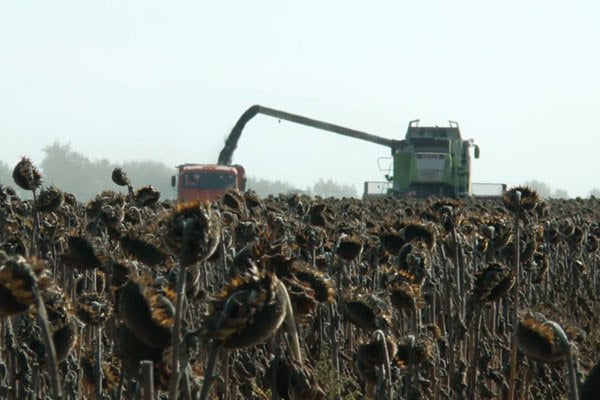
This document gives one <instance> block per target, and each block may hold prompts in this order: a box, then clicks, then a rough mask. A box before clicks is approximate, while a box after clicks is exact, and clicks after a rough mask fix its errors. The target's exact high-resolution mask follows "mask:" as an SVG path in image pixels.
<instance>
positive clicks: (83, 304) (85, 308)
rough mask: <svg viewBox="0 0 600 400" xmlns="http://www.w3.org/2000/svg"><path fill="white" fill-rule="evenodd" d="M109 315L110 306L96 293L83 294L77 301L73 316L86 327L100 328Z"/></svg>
mask: <svg viewBox="0 0 600 400" xmlns="http://www.w3.org/2000/svg"><path fill="white" fill-rule="evenodd" d="M110 313H111V308H110V305H109V304H108V302H107V301H106V299H105V298H103V297H102V296H100V295H99V294H97V293H83V294H82V295H81V296H79V298H78V299H77V305H76V309H75V314H76V315H77V318H79V319H80V320H81V321H82V322H83V323H85V324H87V325H91V326H101V325H102V324H104V322H105V321H106V320H107V319H108V317H109V316H110Z"/></svg>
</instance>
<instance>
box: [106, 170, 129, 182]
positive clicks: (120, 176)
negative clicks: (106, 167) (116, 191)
mask: <svg viewBox="0 0 600 400" xmlns="http://www.w3.org/2000/svg"><path fill="white" fill-rule="evenodd" d="M110 177H111V178H112V181H113V182H114V183H115V184H117V185H119V186H129V185H131V182H130V181H129V178H128V177H127V174H126V173H125V171H123V170H122V169H121V168H115V169H113V171H112V174H111V175H110Z"/></svg>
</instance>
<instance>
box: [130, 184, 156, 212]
mask: <svg viewBox="0 0 600 400" xmlns="http://www.w3.org/2000/svg"><path fill="white" fill-rule="evenodd" d="M159 199H160V192H159V191H158V190H156V189H155V188H153V187H152V186H151V185H149V186H146V187H143V188H141V189H138V190H137V191H136V192H135V194H134V196H133V200H134V201H135V203H136V204H137V205H138V207H150V206H153V205H155V204H156V203H157V202H158V200H159Z"/></svg>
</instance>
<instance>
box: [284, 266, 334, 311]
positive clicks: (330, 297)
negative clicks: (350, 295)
mask: <svg viewBox="0 0 600 400" xmlns="http://www.w3.org/2000/svg"><path fill="white" fill-rule="evenodd" d="M291 274H292V276H293V277H294V278H295V279H296V280H298V281H300V282H302V283H304V284H305V285H306V286H308V287H310V289H311V290H312V291H313V292H314V298H315V300H317V301H318V302H320V303H325V302H327V303H330V304H331V303H333V302H334V300H335V282H334V281H333V279H331V278H330V277H329V276H328V275H327V274H325V273H324V272H321V271H319V270H318V269H316V268H313V267H312V266H310V265H309V264H307V263H305V262H302V261H297V260H296V261H294V262H293V263H292V265H291Z"/></svg>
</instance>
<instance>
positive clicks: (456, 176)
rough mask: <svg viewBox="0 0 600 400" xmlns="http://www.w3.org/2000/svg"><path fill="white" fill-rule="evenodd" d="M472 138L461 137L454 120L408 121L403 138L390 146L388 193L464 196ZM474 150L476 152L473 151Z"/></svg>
mask: <svg viewBox="0 0 600 400" xmlns="http://www.w3.org/2000/svg"><path fill="white" fill-rule="evenodd" d="M471 148H475V145H474V143H473V140H472V139H469V140H463V139H462V138H461V135H460V129H459V126H458V124H457V123H456V122H452V121H451V122H450V124H449V126H445V127H438V126H427V127H425V126H419V120H414V121H411V122H410V123H409V124H408V129H407V131H406V137H405V139H404V140H402V141H400V142H399V143H398V144H397V146H395V147H393V148H392V157H393V160H394V162H393V175H392V176H391V177H388V180H389V181H391V183H392V186H391V188H390V190H389V191H390V193H395V194H403V195H414V196H416V197H427V196H431V195H436V196H449V197H465V196H468V195H470V193H471V151H470V149H471ZM477 152H478V151H477Z"/></svg>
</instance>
